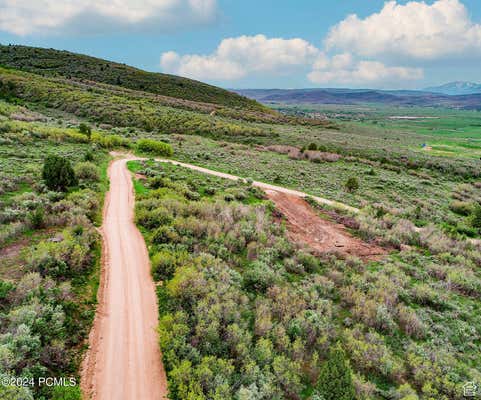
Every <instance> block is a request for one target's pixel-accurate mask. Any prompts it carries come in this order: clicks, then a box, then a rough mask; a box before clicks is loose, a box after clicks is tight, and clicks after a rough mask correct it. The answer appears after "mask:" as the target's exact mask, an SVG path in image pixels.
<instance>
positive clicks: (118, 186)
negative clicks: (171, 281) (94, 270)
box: [82, 158, 167, 400]
mask: <svg viewBox="0 0 481 400" xmlns="http://www.w3.org/2000/svg"><path fill="white" fill-rule="evenodd" d="M129 159H132V158H127V159H119V160H115V161H113V162H112V163H111V165H110V167H109V178H110V190H109V192H108V194H107V197H106V203H105V207H104V222H103V226H102V236H103V271H102V277H101V287H100V289H99V306H98V310H97V315H96V319H95V322H94V327H93V329H92V332H91V334H90V338H89V341H90V348H89V351H88V353H87V356H86V358H85V360H84V363H83V368H82V390H83V393H84V396H85V397H86V398H88V399H91V400H114V399H115V400H134V399H136V400H137V399H138V400H161V399H166V398H167V397H166V396H167V381H166V376H165V371H164V368H163V365H162V358H161V354H160V349H159V343H158V335H157V332H156V327H157V325H158V310H157V298H156V294H155V287H154V283H153V280H152V277H151V275H150V263H149V256H148V252H147V248H146V246H145V242H144V239H143V237H142V235H141V234H140V232H139V230H138V229H137V227H136V226H135V224H134V220H133V216H134V192H133V186H132V180H131V175H130V172H129V171H128V170H127V167H126V163H127V161H128V160H129Z"/></svg>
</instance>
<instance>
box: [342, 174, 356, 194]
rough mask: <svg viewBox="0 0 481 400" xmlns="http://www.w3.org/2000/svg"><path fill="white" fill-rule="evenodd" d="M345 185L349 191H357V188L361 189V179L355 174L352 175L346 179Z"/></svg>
mask: <svg viewBox="0 0 481 400" xmlns="http://www.w3.org/2000/svg"><path fill="white" fill-rule="evenodd" d="M345 187H346V190H347V191H348V192H355V191H356V190H357V189H359V179H357V178H356V177H354V176H351V177H350V178H348V180H347V181H346V185H345Z"/></svg>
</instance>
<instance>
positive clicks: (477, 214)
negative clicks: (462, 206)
mask: <svg viewBox="0 0 481 400" xmlns="http://www.w3.org/2000/svg"><path fill="white" fill-rule="evenodd" d="M471 225H472V226H473V228H476V229H481V204H476V206H475V207H474V210H473V215H472V219H471Z"/></svg>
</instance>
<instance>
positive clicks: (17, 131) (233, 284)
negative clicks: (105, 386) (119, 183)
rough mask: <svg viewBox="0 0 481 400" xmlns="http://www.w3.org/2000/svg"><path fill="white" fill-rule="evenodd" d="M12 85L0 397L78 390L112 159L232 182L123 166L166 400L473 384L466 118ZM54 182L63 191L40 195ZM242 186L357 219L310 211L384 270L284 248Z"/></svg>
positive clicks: (303, 396) (3, 104) (1, 125)
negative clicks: (132, 193)
mask: <svg viewBox="0 0 481 400" xmlns="http://www.w3.org/2000/svg"><path fill="white" fill-rule="evenodd" d="M3 49H4V50H5V54H6V55H3V56H2V57H5V58H6V59H10V58H11V59H12V60H13V55H12V54H10V52H13V51H18V52H20V53H21V54H23V52H27V50H28V51H32V53H31V60H28V59H27V57H26V56H25V57H24V58H21V57H20V58H18V60H23V61H21V62H20V61H18V62H19V65H18V66H20V67H21V68H24V69H28V68H27V67H25V66H21V65H20V64H21V63H25V65H26V64H27V63H31V64H32V65H34V66H35V65H37V64H38V63H43V64H42V65H46V61H45V56H44V55H42V54H44V53H43V50H40V49H37V50H38V51H39V52H40V53H39V56H38V57H36V55H35V52H34V50H35V49H30V50H29V48H23V47H16V49H17V50H12V49H9V48H7V49H5V48H3ZM2 54H3V53H2ZM26 54H27V53H26ZM49 54H50V53H49ZM55 54H58V57H59V58H60V59H61V58H62V57H66V58H68V57H70V56H65V55H64V53H63V52H55V51H52V53H51V57H52V60H51V61H52V63H54V64H55V62H56V57H55ZM68 54H70V53H68ZM7 55H8V57H7ZM73 56H75V55H73ZM79 57H82V56H79ZM88 59H89V60H90V61H91V62H92V63H94V61H92V60H96V59H93V58H88ZM39 60H43V61H42V62H40V61H39ZM11 62H12V63H13V61H11ZM102 63H103V61H98V60H97V64H95V65H93V66H92V69H93V71H102ZM29 65H30V64H29ZM13 67H15V65H14V64H10V65H9V67H8V68H4V67H1V68H0V321H1V323H0V378H2V377H7V378H12V377H32V376H33V377H38V376H56V375H58V376H63V375H65V376H75V377H77V376H78V375H77V374H78V366H79V361H80V358H81V355H82V349H83V344H84V343H85V342H84V340H85V338H86V335H87V333H88V330H89V327H90V324H91V321H92V316H93V312H94V308H95V293H96V287H97V279H98V270H99V245H100V241H99V236H98V234H97V233H96V229H95V227H96V226H98V225H99V224H100V222H101V221H100V219H101V212H100V211H101V208H102V207H101V206H102V197H103V194H104V192H105V190H106V189H107V185H108V183H107V177H106V166H107V164H108V161H109V155H108V153H107V151H108V150H111V149H116V150H117V151H134V152H138V154H143V155H145V156H148V157H156V156H158V157H170V156H172V157H174V158H175V159H176V160H178V161H183V162H188V163H191V164H196V165H198V166H203V167H207V168H210V169H214V170H217V171H222V172H228V173H232V174H235V175H238V176H242V177H244V178H245V179H239V180H238V181H226V180H223V179H221V178H216V177H212V176H206V175H203V174H201V173H199V172H193V171H190V170H186V169H183V168H181V167H176V166H173V165H166V164H161V163H159V162H155V161H153V160H148V161H147V160H145V161H138V162H130V163H129V164H128V165H129V168H130V169H131V171H132V172H135V173H136V174H135V180H134V187H135V190H136V214H135V215H136V223H137V225H138V226H139V228H140V229H141V231H142V233H143V235H144V237H145V239H146V242H147V247H148V249H149V253H150V257H151V262H152V276H153V278H154V280H155V281H156V283H157V285H156V287H157V294H158V304H159V312H160V320H159V331H160V335H159V338H160V347H161V349H162V351H163V362H164V365H165V370H166V373H167V376H168V381H169V390H170V393H171V398H172V399H175V400H181V399H196V400H203V399H204V400H211V399H226V400H228V399H233V400H245V399H266V400H268V399H279V400H280V399H293V400H320V399H325V400H330V399H334V398H336V399H349V400H354V399H355V400H453V399H454V400H462V399H463V398H464V396H463V385H464V384H465V383H466V382H468V381H474V382H481V375H480V371H481V358H480V352H479V348H480V344H481V339H480V338H481V318H480V315H481V314H480V313H481V241H480V239H481V164H480V162H481V161H480V157H481V141H480V134H479V132H481V129H480V126H481V114H480V113H479V112H476V111H469V112H468V111H459V110H446V109H436V110H433V109H427V108H423V109H421V108H399V107H394V106H392V107H388V108H382V109H377V108H376V109H374V108H373V107H371V106H368V105H362V106H339V105H323V106H322V107H321V106H314V105H309V106H298V105H283V106H282V112H283V113H285V114H279V113H273V112H264V111H263V109H252V108H249V106H246V107H244V108H243V106H239V107H237V106H231V105H226V104H220V103H216V104H214V103H212V102H209V101H210V100H209V99H202V100H201V101H198V100H192V99H189V98H188V97H185V98H178V97H175V96H173V95H172V93H170V92H169V93H168V94H167V95H164V94H158V93H153V92H152V91H147V90H146V89H145V88H144V90H141V88H138V87H136V86H135V83H133V82H130V78H125V77H124V82H122V78H121V80H120V82H117V81H115V82H107V81H94V79H93V78H95V76H94V75H95V74H92V75H89V76H88V78H81V77H80V78H79V77H74V76H71V75H70V76H69V75H68V74H65V72H62V73H61V71H60V70H55V68H53V67H52V69H51V70H50V71H48V72H46V73H45V74H38V70H36V71H33V72H37V73H33V72H32V70H30V72H27V71H20V70H18V69H14V68H13ZM72 67H73V65H70V66H69V68H72ZM32 68H33V67H32ZM35 68H38V67H35ZM104 68H105V67H104ZM125 68H128V67H125ZM104 72H105V71H104ZM85 73H87V72H85ZM99 73H100V72H99ZM64 74H65V75H64ZM134 78H135V76H134ZM134 78H133V79H134ZM97 79H101V77H100V78H97ZM134 80H135V79H134ZM137 83H138V82H137ZM127 85H130V86H127ZM219 90H220V89H219ZM286 114H290V115H286ZM408 117H409V118H408ZM323 118H324V119H323ZM332 121H333V122H332ZM333 124H335V125H334V126H333ZM332 127H334V128H335V129H331V128H332ZM55 156H58V157H61V158H62V159H63V160H62V161H59V159H58V158H56V157H55ZM47 160H50V161H49V162H46V161H47ZM52 160H54V161H55V162H54V163H52ZM67 161H68V162H67ZM45 164H47V167H48V168H46V167H45ZM53 164H55V165H53ZM68 164H70V166H71V168H70V167H67V168H62V170H64V172H66V174H64V173H62V174H61V175H60V176H62V177H66V178H67V179H65V181H64V184H62V185H59V182H57V181H55V182H50V181H51V179H57V178H52V176H54V177H55V176H59V175H58V174H57V172H58V169H57V167H55V166H58V165H60V166H62V165H68ZM72 169H73V171H74V173H75V179H70V178H71V177H72ZM254 179H255V180H260V181H264V182H266V183H273V184H276V185H279V186H284V187H288V188H293V189H297V190H302V191H304V192H306V193H309V194H311V195H316V196H321V197H325V198H328V199H332V200H337V201H340V202H343V203H345V204H348V205H351V206H354V207H356V208H359V209H360V212H359V213H358V214H356V215H350V214H343V213H338V212H336V211H334V210H332V209H329V210H327V209H321V208H320V206H318V205H316V204H315V202H314V201H313V200H312V199H310V203H311V204H312V206H313V207H314V209H313V212H316V213H318V214H319V216H320V217H322V218H323V219H328V220H331V222H337V223H339V224H343V225H344V226H345V227H346V229H348V230H349V232H350V234H352V235H353V236H355V237H356V238H357V239H358V240H363V241H365V242H366V243H375V244H376V245H379V246H382V247H384V248H385V251H386V255H385V256H384V257H383V258H380V259H375V260H362V259H359V258H357V257H355V256H354V255H352V256H351V255H350V256H345V255H342V254H339V253H334V254H332V253H322V252H319V253H316V252H314V251H312V249H309V248H308V247H304V246H303V244H302V243H301V242H300V241H298V242H296V238H295V237H293V236H292V235H291V233H292V228H291V227H290V226H289V221H288V220H286V217H284V216H283V215H282V214H281V213H280V212H279V210H278V209H276V208H275V206H274V204H273V203H271V202H269V201H267V200H266V199H265V197H264V194H263V193H262V192H260V191H259V189H256V188H254V187H253V186H252V185H251V182H252V180H254ZM287 217H288V216H287ZM313 236H316V239H317V236H319V240H322V235H321V234H319V235H318V234H317V233H316V234H315V235H314V234H313ZM53 321H55V323H53ZM333 370H335V371H338V372H339V374H337V376H333V375H334V373H333V372H332V371H333ZM10 389H11V390H12V392H10V393H2V392H1V390H4V391H5V390H10ZM15 389H16V388H12V387H3V388H2V387H1V386H0V398H8V399H11V398H12V399H13V398H22V399H27V400H31V399H33V398H43V399H55V400H57V399H60V398H62V399H65V398H68V399H75V400H78V399H79V398H80V392H79V390H78V388H74V389H75V391H73V392H72V393H54V389H52V388H35V387H34V388H27V389H25V390H23V389H22V390H20V389H19V390H20V392H17V393H15V392H14V390H15ZM74 389H72V390H74ZM343 391H344V392H343ZM331 392H332V393H337V394H339V393H341V392H342V393H344V394H345V396H344V397H341V396H340V395H339V396H338V397H334V396H337V394H332V393H331ZM2 396H3V397H2ZM42 396H43V397H42Z"/></svg>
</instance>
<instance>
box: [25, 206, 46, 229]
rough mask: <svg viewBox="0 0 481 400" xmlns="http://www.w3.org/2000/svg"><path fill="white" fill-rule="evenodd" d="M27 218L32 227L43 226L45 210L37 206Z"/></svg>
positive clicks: (38, 227)
mask: <svg viewBox="0 0 481 400" xmlns="http://www.w3.org/2000/svg"><path fill="white" fill-rule="evenodd" d="M28 220H29V222H30V224H31V225H32V228H34V229H40V228H43V227H44V225H45V211H44V209H43V208H42V207H37V208H36V209H35V210H33V211H32V212H31V213H30V214H28Z"/></svg>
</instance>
